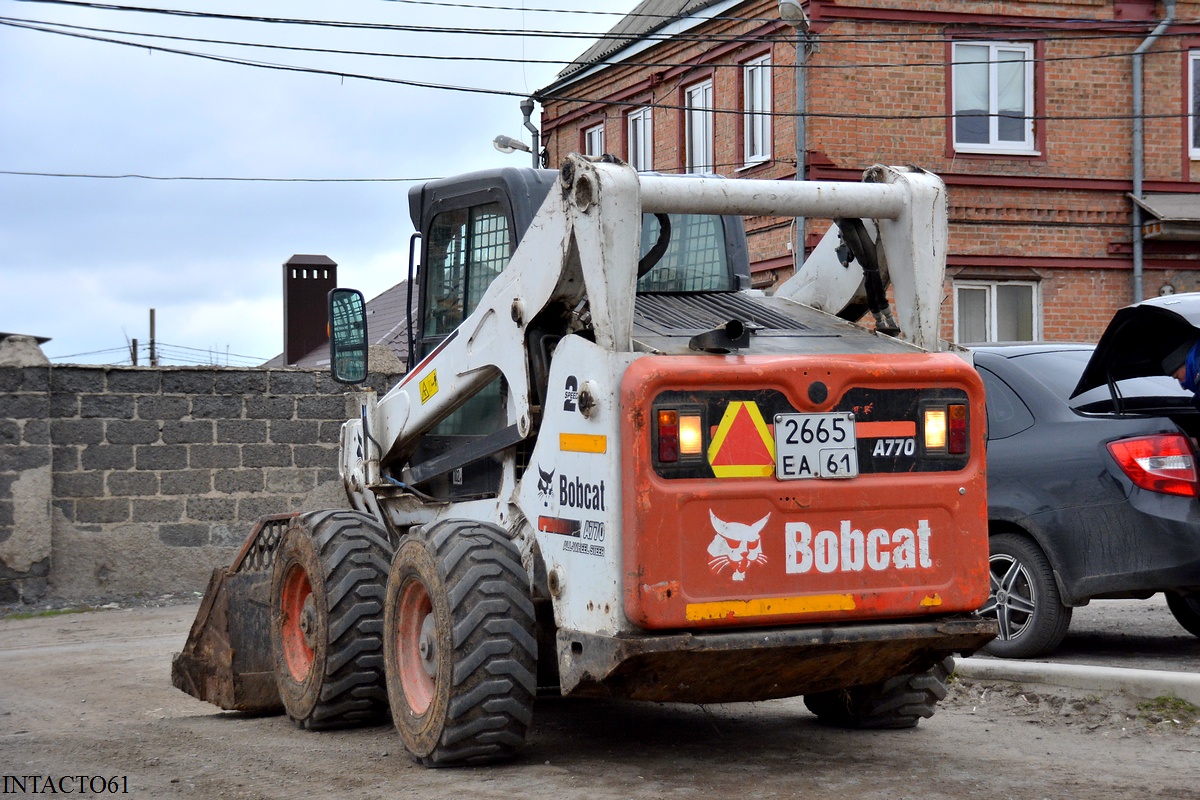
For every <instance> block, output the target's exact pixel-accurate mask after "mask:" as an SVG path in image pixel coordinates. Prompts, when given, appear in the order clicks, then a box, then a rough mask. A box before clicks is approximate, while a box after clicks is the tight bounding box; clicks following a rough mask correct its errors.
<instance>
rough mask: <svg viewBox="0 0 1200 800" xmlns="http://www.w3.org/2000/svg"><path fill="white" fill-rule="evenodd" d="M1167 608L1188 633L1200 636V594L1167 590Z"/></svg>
mask: <svg viewBox="0 0 1200 800" xmlns="http://www.w3.org/2000/svg"><path fill="white" fill-rule="evenodd" d="M1167 608H1169V609H1171V613H1172V614H1174V615H1175V619H1176V620H1177V621H1178V622H1179V624H1180V625H1182V626H1183V627H1184V628H1185V629H1187V632H1188V633H1190V634H1192V635H1193V636H1200V594H1182V593H1180V592H1167Z"/></svg>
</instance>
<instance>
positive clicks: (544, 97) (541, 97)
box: [0, 0, 1187, 122]
mask: <svg viewBox="0 0 1200 800" xmlns="http://www.w3.org/2000/svg"><path fill="white" fill-rule="evenodd" d="M19 1H20V2H64V0H19ZM0 25H9V26H12V27H17V28H23V29H26V30H34V31H39V32H42V33H50V34H57V35H60V36H68V37H76V38H81V39H89V40H93V41H100V42H106V43H109V44H119V45H123V46H126V47H135V48H138V49H148V50H155V51H159V52H165V53H172V54H175V55H184V56H191V57H194V58H202V59H207V60H211V61H217V62H221V63H226V64H235V65H239V66H250V67H258V68H260V69H271V70H279V71H283V72H300V73H308V74H313V75H326V76H330V77H337V78H341V79H346V78H351V79H358V80H365V81H375V82H380V83H390V84H397V85H401V86H413V87H417V88H424V89H441V90H444V91H454V92H465V93H469V94H485V95H493V96H499V97H520V98H525V97H527V96H528V93H527V92H516V91H509V90H504V89H485V88H481V87H474V86H457V85H452V84H440V83H430V82H427V81H413V80H405V79H403V78H387V77H383V76H379V75H367V74H363V73H356V72H349V71H344V70H330V69H319V68H316V67H301V66H295V65H288V64H273V63H268V62H262V61H251V60H249V59H244V58H235V57H232V56H220V55H216V54H212V53H198V52H194V51H190V50H179V49H176V48H171V47H161V46H158V45H150V44H143V43H140V42H127V41H122V40H119V39H111V38H107V37H100V36H91V35H87V34H83V33H78V32H72V31H61V30H54V29H51V28H43V27H39V26H35V25H25V24H17V23H13V22H8V21H5V20H3V19H0ZM533 97H534V98H535V99H537V100H538V101H539V102H541V103H543V104H545V103H546V102H547V101H555V102H562V103H579V104H581V105H598V106H606V107H622V108H629V107H635V106H649V107H651V108H658V109H673V110H681V111H688V110H693V109H691V108H690V107H689V106H686V105H683V104H679V103H664V102H658V101H655V102H650V103H635V102H630V101H628V100H605V99H595V98H588V97H576V96H573V95H560V94H540V93H536V92H535V93H534V95H533ZM703 110H705V111H708V112H710V113H713V114H735V115H744V114H745V113H747V112H746V111H745V110H744V109H741V108H709V109H703ZM754 113H755V114H760V115H763V116H771V117H785V118H786V117H795V116H797V113H796V112H794V111H769V112H754ZM804 116H806V117H810V118H814V119H849V120H876V121H888V120H891V121H918V120H929V119H944V118H946V117H947V115H946V114H945V113H937V114H862V113H832V112H825V113H822V112H812V111H809V112H806V113H805V115H804ZM1181 116H1187V115H1186V114H1182V115H1181V114H1142V115H1139V118H1141V119H1171V118H1177V117H1181ZM1022 118H1023V119H1032V120H1035V121H1037V120H1045V121H1070V122H1082V121H1101V120H1110V121H1111V120H1132V119H1134V118H1135V116H1134V115H1132V114H1078V115H1050V114H1044V115H1030V116H1025V117H1022Z"/></svg>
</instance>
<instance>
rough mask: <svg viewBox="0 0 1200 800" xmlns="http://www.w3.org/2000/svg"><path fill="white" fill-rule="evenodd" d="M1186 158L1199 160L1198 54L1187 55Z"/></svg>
mask: <svg viewBox="0 0 1200 800" xmlns="http://www.w3.org/2000/svg"><path fill="white" fill-rule="evenodd" d="M1188 108H1189V109H1190V113H1189V114H1188V128H1189V130H1188V156H1189V157H1190V158H1194V159H1200V125H1197V124H1196V120H1197V118H1198V117H1200V52H1193V53H1188Z"/></svg>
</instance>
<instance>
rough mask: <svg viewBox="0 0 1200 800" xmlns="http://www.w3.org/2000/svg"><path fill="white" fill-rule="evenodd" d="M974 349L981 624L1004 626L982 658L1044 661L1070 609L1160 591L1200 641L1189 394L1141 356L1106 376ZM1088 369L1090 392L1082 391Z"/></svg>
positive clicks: (1085, 359)
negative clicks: (984, 486)
mask: <svg viewBox="0 0 1200 800" xmlns="http://www.w3.org/2000/svg"><path fill="white" fill-rule="evenodd" d="M1197 302H1198V304H1200V298H1198V301H1197ZM1198 308H1200V305H1198ZM1102 344H1103V341H1102ZM972 349H973V351H974V358H975V365H976V368H977V369H978V371H979V374H980V375H981V376H982V378H983V382H984V385H985V387H986V389H987V411H988V515H989V533H990V541H991V573H992V576H991V583H992V591H991V596H990V598H989V600H988V602H987V604H986V605H985V606H984V607H983V608H982V609H981V610H980V613H981V614H985V615H992V616H995V617H996V618H997V620H998V621H999V627H1000V636H999V637H998V638H997V639H996V640H995V641H993V642H992V643H991V644H990V645H988V647H987V650H988V651H989V652H991V653H992V654H994V655H998V656H1003V657H1011V658H1029V657H1034V656H1038V655H1042V654H1045V653H1048V652H1050V651H1051V650H1053V649H1054V648H1056V647H1057V646H1058V645H1059V644H1060V643H1061V642H1062V639H1063V637H1064V636H1065V635H1066V633H1067V628H1068V626H1069V624H1070V621H1071V609H1072V608H1074V607H1076V606H1081V605H1085V604H1086V603H1088V602H1089V601H1091V600H1093V599H1098V598H1148V597H1150V596H1152V595H1154V594H1156V593H1158V592H1166V596H1167V600H1168V603H1169V605H1170V608H1171V611H1172V613H1174V615H1175V617H1176V619H1177V620H1178V621H1179V622H1180V624H1182V625H1183V626H1184V627H1185V628H1186V629H1187V630H1188V631H1190V632H1191V633H1193V634H1195V635H1197V636H1200V473H1198V469H1197V455H1196V442H1195V439H1194V438H1193V436H1194V435H1195V434H1196V433H1197V432H1200V414H1198V412H1197V411H1196V410H1195V408H1194V407H1193V405H1192V397H1191V394H1190V393H1187V392H1184V391H1183V390H1182V389H1180V387H1179V385H1178V383H1176V382H1175V381H1174V380H1172V379H1170V378H1168V377H1166V376H1163V375H1161V366H1157V364H1156V365H1154V366H1151V362H1150V358H1152V357H1150V356H1148V357H1146V363H1145V364H1144V365H1143V366H1142V367H1141V368H1139V369H1136V370H1129V371H1127V372H1117V373H1115V375H1114V373H1113V372H1112V371H1111V370H1103V369H1098V368H1095V367H1094V365H1095V364H1096V363H1097V362H1096V359H1097V357H1101V356H1102V355H1103V351H1102V350H1101V349H1100V348H1098V347H1093V346H1092V345H1067V344H1028V343H1026V344H1014V345H984V346H977V347H973V348H972ZM1158 361H1161V356H1160V357H1159V358H1158ZM1088 370H1092V371H1091V373H1090V374H1091V376H1092V379H1091V381H1083V380H1081V378H1082V377H1086V376H1087V375H1088V374H1089V373H1088ZM1156 370H1157V371H1158V372H1159V373H1160V374H1157V375H1155V374H1153V373H1154V372H1155V371H1156ZM1097 375H1100V376H1102V377H1103V380H1102V381H1101V383H1100V384H1099V385H1096V384H1095V383H1094V378H1095V376H1097ZM1110 377H1111V378H1112V381H1111V383H1110V381H1109V378H1110ZM1088 383H1091V385H1085V384H1088ZM1077 390H1078V391H1077ZM1073 394H1075V395H1076V396H1075V397H1074V399H1072V395H1073Z"/></svg>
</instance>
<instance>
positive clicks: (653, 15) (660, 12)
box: [558, 0, 724, 80]
mask: <svg viewBox="0 0 1200 800" xmlns="http://www.w3.org/2000/svg"><path fill="white" fill-rule="evenodd" d="M723 1H724V0H642V2H641V3H639V4H638V6H637V8H635V9H633V11H631V12H629V14H627V15H626V16H624V17H622V18H621V21H620V22H618V23H617V24H616V25H614V26H613V27H612V28H611V29H609V31H608V33H606V34H604V35H603V36H602V37H600V39H599V40H598V41H597V42H596V43H595V44H594V45H592V46H591V47H589V48H588V49H587V50H586V51H584V53H583V55H581V56H579V57H578V58H576V59H575V62H574V63H572V64H570V65H568V66H567V68H566V69H564V70H563V71H562V72H560V73H558V79H559V80H562V79H563V78H567V77H569V76H571V75H573V74H575V73H576V72H579V71H580V70H583V69H586V68H588V67H590V66H591V65H592V64H595V63H596V62H599V61H603V60H604V59H606V58H608V57H609V56H611V55H612V54H613V53H616V52H618V51H620V50H623V49H625V48H626V47H628V46H629V45H631V44H633V43H634V42H637V41H638V40H639V39H642V38H643V37H645V36H647V35H649V34H651V33H653V32H654V31H656V30H658V29H659V28H662V27H664V26H666V25H669V24H670V23H672V22H674V21H675V20H676V19H679V18H680V17H686V16H688V15H689V14H692V13H694V12H696V11H700V10H701V9H704V8H708V7H709V6H714V5H716V4H717V3H720V2H723Z"/></svg>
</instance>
